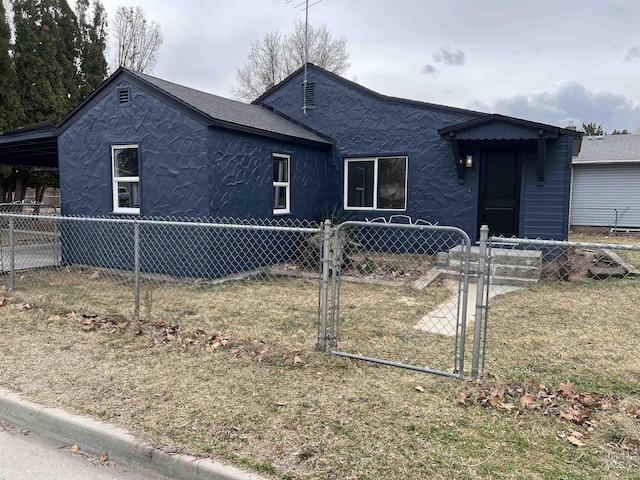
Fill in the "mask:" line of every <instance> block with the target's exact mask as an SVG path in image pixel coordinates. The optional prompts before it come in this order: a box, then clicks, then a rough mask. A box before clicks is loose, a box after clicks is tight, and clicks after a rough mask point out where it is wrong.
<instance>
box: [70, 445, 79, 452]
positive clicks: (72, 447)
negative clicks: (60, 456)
mask: <svg viewBox="0 0 640 480" xmlns="http://www.w3.org/2000/svg"><path fill="white" fill-rule="evenodd" d="M71 451H72V452H79V451H80V447H79V446H78V444H77V443H74V444H73V445H71Z"/></svg>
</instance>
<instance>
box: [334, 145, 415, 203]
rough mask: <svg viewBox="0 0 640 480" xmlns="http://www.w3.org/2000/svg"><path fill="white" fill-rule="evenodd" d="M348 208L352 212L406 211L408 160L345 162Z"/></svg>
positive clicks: (371, 159) (358, 160)
mask: <svg viewBox="0 0 640 480" xmlns="http://www.w3.org/2000/svg"><path fill="white" fill-rule="evenodd" d="M344 206H345V208H348V209H352V210H357V209H361V210H376V209H377V210H405V209H406V208H407V157H376V158H352V159H345V169H344Z"/></svg>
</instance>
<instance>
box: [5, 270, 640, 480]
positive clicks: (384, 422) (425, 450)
mask: <svg viewBox="0 0 640 480" xmlns="http://www.w3.org/2000/svg"><path fill="white" fill-rule="evenodd" d="M67 278H70V276H69V275H67V276H66V277H63V276H60V277H57V276H55V277H54V276H52V277H50V283H49V286H48V288H50V289H57V290H56V291H55V294H48V293H47V292H46V289H44V288H42V287H39V288H34V289H33V291H31V292H29V291H27V289H26V287H25V288H24V290H23V291H22V292H19V293H18V294H9V293H6V294H5V297H6V298H5V299H1V298H0V307H4V308H0V362H1V365H2V367H3V368H2V369H0V385H3V386H5V387H7V388H10V389H13V390H15V391H17V392H19V393H22V394H23V395H25V396H26V397H28V398H30V399H32V400H34V401H39V402H43V403H46V404H50V405H57V406H60V407H61V408H64V409H67V410H70V411H72V412H76V413H80V414H85V415H91V416H94V417H98V418H102V419H106V420H107V421H109V422H112V423H115V424H117V425H120V426H122V427H124V428H127V429H129V430H131V431H132V432H134V433H135V434H137V435H139V436H141V437H142V438H143V439H145V440H146V441H149V442H151V443H153V444H155V445H156V446H158V447H160V448H164V449H165V450H167V451H174V452H186V453H192V454H195V455H205V456H206V455H209V456H213V457H214V458H219V459H222V460H226V461H228V462H232V463H235V464H238V465H241V466H246V467H248V468H250V469H251V470H254V471H259V472H261V473H263V474H265V475H273V476H275V477H278V478H287V479H296V478H305V479H306V478H309V479H325V478H327V479H342V478H346V479H356V478H372V479H375V478H380V479H382V478H385V479H386V478H435V479H445V478H446V479H448V478H470V479H476V478H577V479H579V478H584V479H586V478H608V477H607V476H603V475H600V472H602V471H607V470H608V469H615V472H616V473H620V475H617V478H633V475H635V472H637V470H638V469H639V468H640V455H638V440H639V439H640V419H639V417H640V414H639V413H640V412H639V411H638V405H640V400H639V397H638V392H637V390H634V391H631V393H627V395H626V396H625V395H624V394H622V395H618V396H616V395H614V394H607V393H596V392H593V391H588V392H580V391H578V389H577V388H576V387H575V386H574V385H572V384H570V383H569V382H566V383H564V384H562V385H560V386H559V387H551V386H549V384H542V383H540V384H538V383H535V382H527V381H520V383H517V382H513V383H504V384H499V383H497V382H493V383H492V382H489V381H487V380H483V381H481V382H469V383H466V384H461V383H460V382H458V381H456V380H450V379H445V378H440V377H435V376H431V375H424V374H421V373H416V372H410V371H406V370H401V369H393V368H388V367H381V366H378V365H373V364H368V363H362V362H356V361H351V360H348V359H342V358H338V357H331V356H326V355H324V354H321V353H318V352H316V351H314V349H313V344H314V341H315V336H316V334H317V329H316V324H315V321H316V318H317V317H316V316H317V284H316V283H315V282H302V281H299V280H296V281H287V282H281V283H280V282H273V283H271V284H241V283H239V284H237V285H235V286H232V287H225V288H220V289H210V290H203V291H197V290H190V291H189V293H188V301H186V300H185V299H186V298H187V295H186V294H185V293H184V290H181V289H179V288H177V287H175V288H174V287H173V286H164V287H162V290H161V291H160V290H159V291H158V293H157V294H156V296H155V297H153V299H150V300H149V302H148V305H146V306H145V304H144V303H143V305H142V307H143V308H142V313H143V315H142V319H141V320H140V321H134V320H133V319H132V318H131V316H130V315H129V312H130V311H131V309H130V305H127V304H124V303H123V302H122V299H123V298H128V297H127V295H129V293H130V291H129V290H128V289H127V287H126V286H124V287H120V286H118V285H115V284H113V283H111V284H109V283H107V282H104V283H100V282H102V280H97V281H95V282H94V281H92V283H88V282H87V281H86V279H81V281H80V282H74V283H71V282H68V283H65V282H67V280H66V279H67ZM160 292H161V295H160ZM292 292H295V294H294V295H292ZM394 292H395V291H394V290H389V288H388V287H382V286H377V285H371V286H368V291H367V294H368V295H369V301H368V302H366V303H365V304H363V303H362V302H361V300H362V298H361V297H358V296H354V298H353V299H351V298H350V297H348V296H346V295H345V296H344V297H343V298H341V308H344V309H345V311H348V312H350V318H351V319H352V321H353V323H354V324H355V323H365V322H367V321H370V319H371V318H374V315H376V316H380V315H383V316H384V315H385V314H387V315H391V313H386V312H384V311H382V310H381V305H384V304H385V301H384V300H385V299H388V298H389V295H392V294H393V293H394ZM374 296H376V297H375V298H376V299H378V298H379V299H380V301H379V302H374V301H372V300H371V299H372V298H374ZM576 297H578V296H577V295H576ZM151 300H153V304H152V302H151ZM392 307H393V308H397V307H394V306H393V305H392ZM518 311H519V312H524V313H526V311H525V309H524V308H521V309H520V310H518ZM390 312H391V311H390ZM390 318H391V317H390ZM511 319H512V321H513V315H512V316H511ZM521 331H522V332H523V339H522V341H523V344H524V343H525V342H526V340H527V339H526V337H525V336H524V334H525V333H526V334H528V332H527V331H526V329H521ZM534 334H535V335H536V337H535V338H536V341H540V342H543V341H544V340H545V339H544V338H541V335H542V333H541V331H540V330H538V331H536V332H535V333H534ZM556 339H557V332H554V331H551V330H550V331H549V337H548V341H547V342H545V344H549V343H551V342H552V341H554V340H556ZM614 347H615V346H614V345H611V344H608V345H607V348H608V349H607V350H606V352H605V353H607V354H608V353H609V352H611V351H612V350H613V348H614ZM599 348H600V347H599V345H593V346H592V347H591V349H592V351H593V352H594V354H597V353H598V352H599ZM505 352H506V353H505V354H504V355H503V354H502V353H501V351H499V350H498V349H496V348H495V346H494V349H493V350H489V355H490V358H491V360H492V362H493V363H494V365H498V366H500V365H505V367H503V368H504V370H503V372H504V371H507V370H508V369H510V368H511V364H510V362H512V361H513V355H512V351H507V350H505ZM545 361H546V362H548V363H549V365H550V366H551V367H554V368H558V367H559V366H563V365H564V363H562V362H563V361H564V359H560V360H559V361H558V362H557V363H554V358H553V357H550V358H547V359H546V360H545ZM563 377H564V378H572V381H574V382H575V384H579V385H585V382H584V378H583V379H581V378H580V376H578V377H574V376H572V375H571V371H568V372H567V373H566V376H565V374H563ZM502 378H503V379H504V378H506V375H504V373H503V374H502ZM625 378H626V381H627V382H629V383H630V384H634V385H637V378H635V377H632V376H631V377H629V376H628V377H625ZM634 382H635V383H634ZM586 384H587V385H590V383H589V382H588V381H587V382H586ZM461 385H464V386H463V388H462V390H461ZM594 390H600V391H605V389H597V388H594ZM616 393H618V394H620V392H619V391H616ZM623 393H624V392H623ZM456 399H457V400H458V401H456ZM463 405H466V407H465V406H463ZM473 405H478V406H480V407H481V408H472V406H473ZM581 443H583V444H584V446H580V445H581ZM514 444H515V445H518V448H517V449H515V450H514ZM79 447H80V448H82V446H79ZM106 453H107V454H108V452H106ZM585 459H588V460H589V461H588V462H586V463H585ZM628 472H632V473H630V474H629V476H628V477H625V475H627V474H628Z"/></svg>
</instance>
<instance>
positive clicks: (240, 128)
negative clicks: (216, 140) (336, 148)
mask: <svg viewBox="0 0 640 480" xmlns="http://www.w3.org/2000/svg"><path fill="white" fill-rule="evenodd" d="M209 126H210V127H218V128H226V129H228V130H234V131H236V132H243V133H251V134H253V135H258V136H261V137H266V138H273V139H276V140H286V141H288V142H292V143H297V144H302V145H311V146H315V147H324V148H329V147H331V146H332V145H333V143H331V142H329V141H325V140H322V141H320V140H313V139H311V138H301V137H295V136H291V135H285V134H283V133H277V132H272V131H270V130H261V129H259V128H254V127H248V126H246V125H240V124H237V123H232V122H226V121H224V120H219V119H216V118H211V119H210V122H209Z"/></svg>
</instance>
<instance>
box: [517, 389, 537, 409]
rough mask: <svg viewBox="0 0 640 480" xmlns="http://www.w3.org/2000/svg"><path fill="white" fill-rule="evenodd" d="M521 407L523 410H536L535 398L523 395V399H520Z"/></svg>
mask: <svg viewBox="0 0 640 480" xmlns="http://www.w3.org/2000/svg"><path fill="white" fill-rule="evenodd" d="M520 405H521V406H522V408H528V409H532V408H535V406H536V405H535V397H534V396H533V395H532V394H530V393H529V394H527V395H523V396H522V397H520Z"/></svg>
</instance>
